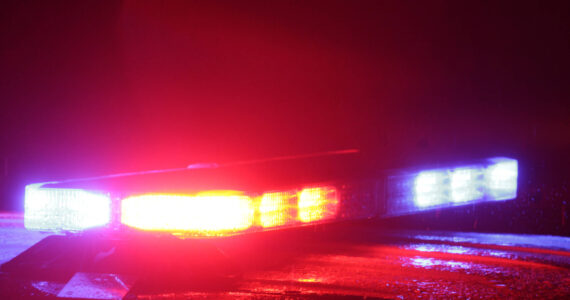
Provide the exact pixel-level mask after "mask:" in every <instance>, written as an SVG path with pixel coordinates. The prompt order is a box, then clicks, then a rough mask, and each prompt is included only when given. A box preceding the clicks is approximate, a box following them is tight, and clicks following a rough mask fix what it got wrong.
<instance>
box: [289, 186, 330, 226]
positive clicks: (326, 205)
mask: <svg viewBox="0 0 570 300" xmlns="http://www.w3.org/2000/svg"><path fill="white" fill-rule="evenodd" d="M337 197H338V196H337V192H336V189H335V188H334V187H317V188H306V189H303V190H302V191H301V192H300V193H299V203H298V209H299V221H301V222H305V223H306V222H313V221H319V220H325V219H330V218H333V217H335V216H336V213H337V210H338V202H339V201H338V198H337Z"/></svg>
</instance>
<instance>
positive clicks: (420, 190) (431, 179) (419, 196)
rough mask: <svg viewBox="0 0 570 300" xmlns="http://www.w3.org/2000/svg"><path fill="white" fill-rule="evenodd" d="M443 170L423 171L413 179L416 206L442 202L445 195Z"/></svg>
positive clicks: (445, 175)
mask: <svg viewBox="0 0 570 300" xmlns="http://www.w3.org/2000/svg"><path fill="white" fill-rule="evenodd" d="M446 178H447V174H446V172H444V171H439V170H433V171H424V172H421V173H419V174H418V176H417V177H416V179H415V181H414V192H415V193H414V202H415V203H416V205H417V206H418V207H428V206H435V205H438V204H441V203H444V202H445V200H446V198H447V196H446V191H445V190H446V186H445V180H446Z"/></svg>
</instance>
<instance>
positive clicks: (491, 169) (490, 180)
mask: <svg viewBox="0 0 570 300" xmlns="http://www.w3.org/2000/svg"><path fill="white" fill-rule="evenodd" d="M489 161H490V162H491V163H492V164H491V165H489V166H488V167H487V169H486V170H485V185H486V188H487V193H488V196H489V198H491V199H493V200H507V199H512V198H515V197H516V196H517V175H518V164H517V161H516V160H514V159H509V158H492V159H490V160H489Z"/></svg>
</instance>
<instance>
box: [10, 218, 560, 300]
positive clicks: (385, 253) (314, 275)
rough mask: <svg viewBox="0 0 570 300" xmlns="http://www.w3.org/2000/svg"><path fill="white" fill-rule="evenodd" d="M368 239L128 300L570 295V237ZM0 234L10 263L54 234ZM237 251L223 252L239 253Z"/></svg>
mask: <svg viewBox="0 0 570 300" xmlns="http://www.w3.org/2000/svg"><path fill="white" fill-rule="evenodd" d="M360 235H361V236H362V235H369V236H370V237H369V238H367V239H366V240H362V239H352V238H341V239H336V240H330V239H329V240H327V241H326V242H323V241H319V243H318V245H317V243H315V244H314V245H311V243H310V242H307V243H305V244H304V246H303V247H300V248H299V249H297V250H295V251H292V252H291V248H290V247H283V251H285V252H288V253H289V254H288V255H286V256H279V255H277V254H276V255H275V257H276V259H275V260H274V261H271V259H267V255H266V256H265V257H264V258H263V259H260V260H265V261H264V262H259V261H260V260H256V259H255V258H251V260H248V259H245V260H243V261H242V263H243V264H250V267H248V268H244V270H243V273H242V274H240V276H239V277H236V278H234V279H233V280H232V283H231V284H230V285H227V286H226V287H225V288H223V289H219V290H207V291H204V290H200V289H193V288H189V289H184V288H183V289H180V288H178V289H175V290H168V289H166V290H163V291H160V290H159V291H157V290H154V291H151V292H149V291H142V292H140V290H139V292H134V291H131V292H130V293H129V294H127V296H126V298H129V299H179V298H199V299H202V298H212V299H214V298H216V299H218V298H247V299H249V298H255V299H258V298H284V297H285V298H328V297H331V296H335V297H339V296H340V297H344V298H353V297H356V298H361V297H368V298H390V299H403V298H450V297H453V298H541V299H544V298H567V297H570V238H565V237H555V236H538V235H513V234H480V233H461V232H427V231H426V232H421V231H379V230H377V229H371V228H369V227H362V230H361V234H360ZM0 236H1V237H2V240H1V243H2V245H1V249H2V250H1V251H0V262H2V263H3V262H6V261H8V260H9V259H11V258H12V257H14V256H16V255H18V254H19V253H20V252H21V251H23V250H25V249H26V248H27V247H29V246H31V245H33V244H34V243H36V242H37V241H39V240H40V239H42V238H43V237H45V236H46V235H44V234H41V233H36V232H28V231H26V230H25V229H24V228H23V221H22V216H21V215H16V214H2V215H1V217H0ZM226 247H227V246H226ZM273 247H274V246H273ZM230 248H231V247H230ZM277 248H279V247H277ZM228 249H229V248H226V249H223V247H222V250H224V251H226V252H227V253H228V255H230V256H231V255H232V253H231V249H230V250H228ZM271 251H274V252H279V250H275V248H271ZM269 257H272V256H269ZM268 261H269V262H268ZM253 262H257V263H253ZM1 275H2V277H1V278H2V281H3V283H0V287H3V289H4V291H3V292H2V293H4V294H5V295H8V296H9V297H16V298H20V296H21V298H26V297H28V296H30V295H35V296H38V295H40V296H48V297H55V296H56V295H57V294H58V293H59V292H60V291H61V290H62V289H63V288H64V286H65V282H50V281H42V280H31V281H29V282H23V281H22V280H19V281H17V283H16V282H15V281H14V280H13V279H12V278H10V275H9V274H7V273H3V274H1ZM18 288H20V289H21V292H16V291H17V289H18ZM7 289H9V290H10V291H9V292H6V290H7ZM15 293H16V294H15ZM17 293H20V294H17Z"/></svg>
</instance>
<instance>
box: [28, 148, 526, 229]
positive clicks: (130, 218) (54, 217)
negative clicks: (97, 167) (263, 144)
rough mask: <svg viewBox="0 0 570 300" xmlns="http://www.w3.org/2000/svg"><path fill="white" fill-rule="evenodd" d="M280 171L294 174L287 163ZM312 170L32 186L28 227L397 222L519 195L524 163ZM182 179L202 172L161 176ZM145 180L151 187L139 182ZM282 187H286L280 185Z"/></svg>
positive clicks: (208, 172) (213, 171)
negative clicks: (328, 176) (337, 173)
mask: <svg viewBox="0 0 570 300" xmlns="http://www.w3.org/2000/svg"><path fill="white" fill-rule="evenodd" d="M280 166H281V167H283V168H286V167H289V165H288V164H287V162H284V163H283V164H281V165H280ZM303 166H311V165H310V164H307V163H303V164H301V167H300V168H298V169H296V170H298V171H299V172H301V173H300V174H299V176H297V177H300V178H294V179H295V180H297V182H295V181H287V180H285V179H283V180H280V179H279V178H285V177H279V176H281V174H282V173H287V172H282V173H279V172H276V170H277V171H279V170H281V169H280V168H274V169H269V168H268V167H266V166H263V165H262V166H261V167H259V166H257V165H256V166H254V167H251V168H250V167H248V166H245V167H243V166H240V167H239V168H235V169H232V168H230V167H228V168H227V170H226V169H223V166H222V167H219V166H218V165H216V166H215V167H207V168H204V169H201V168H191V169H175V170H166V171H151V172H143V173H137V174H123V175H113V176H107V177H99V178H91V179H87V180H73V181H66V182H50V183H45V184H33V185H29V186H27V187H26V198H25V209H26V211H25V226H26V228H28V229H31V230H42V231H52V232H72V233H75V232H82V231H84V230H86V229H91V228H99V229H103V230H106V231H108V232H112V233H123V232H130V231H132V230H142V231H149V232H157V233H168V234H174V235H177V236H180V237H218V236H229V235H235V234H241V233H248V232H256V231H265V230H274V229H281V228H291V227H298V226H305V225H312V224H322V223H328V222H335V221H340V220H357V219H369V218H375V217H391V216H397V215H403V214H411V213H415V212H419V211H425V210H431V209H439V208H445V207H452V206H460V205H466V204H472V203H477V202H484V201H498V200H508V199H514V198H516V195H517V178H518V164H517V161H516V160H514V159H510V158H504V157H495V158H490V159H485V160H479V161H475V162H473V163H468V164H461V165H457V166H452V167H446V168H441V167H439V168H426V169H408V170H395V171H377V172H372V173H370V172H369V173H366V176H361V177H357V176H356V177H355V176H354V175H353V174H349V175H347V176H346V177H345V178H341V179H337V180H327V181H316V180H312V178H309V177H308V176H303V174H302V172H303V170H302V169H301V168H303ZM325 166H329V165H328V164H325ZM290 169H291V168H290ZM293 169H294V168H293ZM252 170H254V171H256V172H253V171H252ZM226 171H227V172H226ZM269 171H271V172H269ZM326 171H327V172H323V173H328V170H326ZM341 171H344V170H341ZM177 172H178V173H184V172H193V173H191V174H192V176H194V177H192V178H191V179H192V180H188V181H186V180H180V179H178V177H168V178H166V179H161V178H162V176H164V175H166V174H173V173H177ZM272 172H273V173H272ZM242 174H243V176H242ZM257 174H272V175H273V176H277V177H275V178H269V179H268V180H267V181H266V182H267V184H264V185H263V184H262V185H251V184H248V183H250V182H253V181H256V180H257V181H260V179H259V178H260V177H257V176H258V175H257ZM136 175H141V176H143V177H144V178H145V180H142V183H138V180H137V179H138V178H140V176H139V177H137V176H136ZM174 175H177V174H174ZM178 175H179V174H178ZM248 175H249V176H250V177H248ZM145 176H146V177H145ZM224 176H225V177H224ZM264 176H267V177H270V176H268V175H264ZM292 177H296V176H292ZM209 178H210V179H211V180H209ZM246 179H247V180H246ZM254 179H255V180H254ZM281 181H282V182H284V184H283V185H282V186H280V185H279V184H276V183H279V182H281ZM299 181H300V182H299ZM135 183H136V184H135ZM285 183H287V184H285ZM153 184H154V186H153ZM175 184H179V185H175ZM187 186H189V188H186V187H187ZM133 187H136V188H133Z"/></svg>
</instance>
